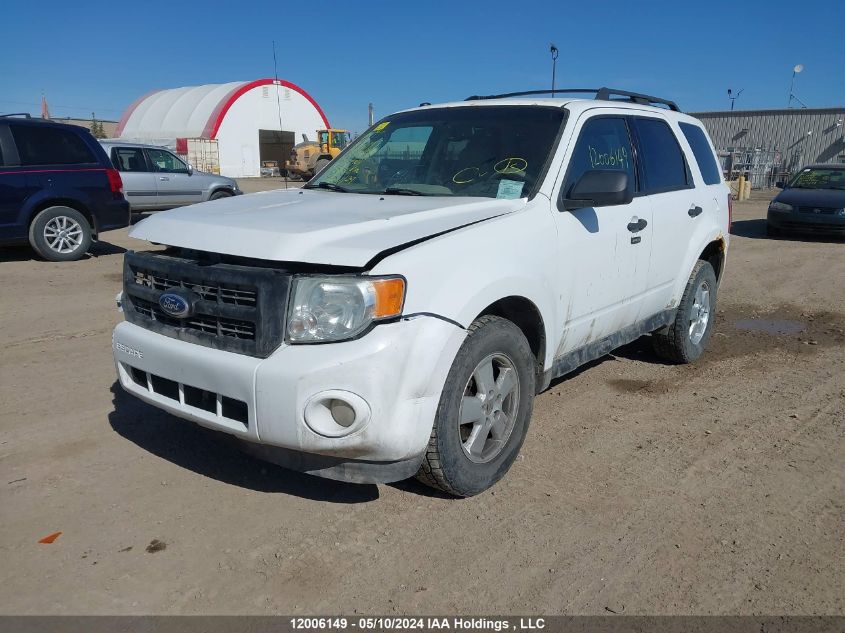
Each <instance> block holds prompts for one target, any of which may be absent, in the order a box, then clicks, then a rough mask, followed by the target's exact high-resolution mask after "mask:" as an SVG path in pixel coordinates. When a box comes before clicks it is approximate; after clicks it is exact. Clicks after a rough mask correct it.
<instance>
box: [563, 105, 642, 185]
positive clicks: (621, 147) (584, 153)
mask: <svg viewBox="0 0 845 633" xmlns="http://www.w3.org/2000/svg"><path fill="white" fill-rule="evenodd" d="M591 169H618V170H620V171H625V172H628V177H629V178H631V182H634V159H633V152H632V151H631V138H630V136H629V134H628V125H627V124H626V123H625V119H623V118H621V117H595V118H592V119H590V120H589V121H587V122H586V123H585V124H584V127H582V128H581V133H580V134H579V135H578V141H577V142H576V143H575V149H574V150H573V152H572V158H570V159H569V170H568V171H567V172H566V188H565V191H566V194H567V195H568V194H569V191H570V189H571V188H572V187H573V186H574V185H575V183H576V182H578V179H579V178H581V176H583V175H584V172H587V171H589V170H591Z"/></svg>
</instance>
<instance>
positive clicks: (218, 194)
mask: <svg viewBox="0 0 845 633" xmlns="http://www.w3.org/2000/svg"><path fill="white" fill-rule="evenodd" d="M231 197H232V194H231V193H230V192H228V191H225V190H221V191H215V192H214V193H213V194H211V197H210V198H209V200H220V198H231Z"/></svg>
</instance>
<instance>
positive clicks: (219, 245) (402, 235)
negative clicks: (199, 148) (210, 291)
mask: <svg viewBox="0 0 845 633" xmlns="http://www.w3.org/2000/svg"><path fill="white" fill-rule="evenodd" d="M524 206H525V200H524V199H521V200H498V199H491V198H452V197H441V196H396V195H385V196H380V195H371V194H354V193H337V192H332V191H317V190H311V189H288V190H276V191H265V192H262V193H254V194H249V195H246V196H234V197H231V198H223V199H221V200H215V201H213V202H203V203H200V204H195V205H192V206H189V207H182V208H181V209H174V210H172V211H164V212H161V213H156V214H154V215H152V216H150V217H148V218H147V219H145V220H143V221H141V222H139V223H138V224H136V225H135V226H134V227H133V228H132V230H131V231H130V232H129V235H130V236H131V237H134V238H138V239H142V240H149V241H150V242H156V243H159V244H166V245H168V246H181V247H184V248H191V249H196V250H201V251H208V252H212V253H224V254H227V255H239V256H243V257H255V258H258V259H267V260H273V261H286V262H303V263H312V264H331V265H336V266H354V267H363V266H364V265H365V264H366V263H367V262H368V261H369V260H370V259H372V258H373V257H374V256H375V255H377V254H378V253H380V252H382V251H384V250H386V249H389V248H393V247H395V246H400V245H402V244H407V243H408V242H413V241H415V240H419V239H423V238H426V237H429V236H431V235H434V234H437V233H442V232H444V231H449V230H451V229H454V228H457V227H460V226H463V225H465V224H471V223H473V222H478V221H480V220H486V219H488V218H492V217H494V216H497V215H503V214H505V213H512V212H514V211H516V210H518V209H520V208H522V207H524Z"/></svg>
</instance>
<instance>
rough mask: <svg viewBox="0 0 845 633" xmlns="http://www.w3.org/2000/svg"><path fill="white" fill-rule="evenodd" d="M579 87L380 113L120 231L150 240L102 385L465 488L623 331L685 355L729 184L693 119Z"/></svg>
mask: <svg viewBox="0 0 845 633" xmlns="http://www.w3.org/2000/svg"><path fill="white" fill-rule="evenodd" d="M595 92H597V94H596V99H595V100H593V99H589V100H587V99H571V98H553V99H538V98H535V97H533V96H532V95H533V94H534V93H519V94H517V95H502V97H511V96H521V97H522V98H519V99H511V98H501V97H496V98H493V97H476V98H471V99H470V100H467V101H463V102H458V103H449V104H445V105H427V106H424V107H420V108H415V109H413V110H408V111H405V112H400V113H397V114H394V115H391V116H388V117H387V118H385V119H383V120H382V121H380V122H379V123H377V124H376V125H374V126H373V127H372V128H370V130H368V131H367V132H366V133H365V134H363V135H362V136H361V137H360V138H358V139H357V140H356V141H355V142H354V143H352V144H351V145H350V146H349V147H348V148H347V149H345V150H344V151H343V152H342V153H341V154H340V155H339V156H338V157H337V158H335V159H334V160H333V161H332V162H331V163H330V164H329V165H328V166H327V167H326V168H325V170H323V171H321V172H320V173H319V174H318V175H317V176H316V177H315V178H314V179H313V180H312V181H311V182H309V183H308V184H307V185H306V186H305V187H303V188H302V189H297V190H287V191H281V190H278V191H271V192H264V193H258V194H252V195H248V196H243V197H239V198H232V199H229V200H224V201H221V202H216V203H214V204H213V205H197V206H194V207H191V208H187V209H179V210H176V211H171V212H167V213H162V214H156V215H155V216H152V217H150V218H147V219H145V220H143V221H142V222H140V223H138V224H137V225H136V226H135V227H134V228H133V229H132V231H131V232H130V235H131V236H132V237H134V238H138V239H141V240H149V241H152V242H156V243H160V244H165V245H167V246H168V248H167V250H165V251H164V252H132V251H129V252H127V254H126V256H125V263H124V289H123V293H122V297H121V299H120V304H121V305H122V307H123V310H124V314H125V318H126V321H125V322H123V323H120V324H119V325H118V326H117V327H116V329H115V331H114V345H113V354H114V359H115V362H116V365H117V371H118V374H119V380H120V383H121V385H122V386H123V388H124V389H125V390H127V391H128V392H129V393H131V394H134V395H135V396H137V397H139V398H141V399H142V400H145V401H146V402H149V403H151V404H153V405H155V406H157V407H160V408H162V409H164V410H166V411H169V412H171V413H173V414H175V415H177V416H180V417H183V418H187V419H189V420H193V421H194V422H196V423H198V424H201V425H203V426H206V427H209V428H212V429H217V430H220V431H224V432H226V433H229V434H231V435H234V436H236V437H238V438H240V439H241V440H243V444H244V446H246V447H249V448H250V449H251V451H252V452H253V453H255V454H258V455H260V456H262V457H264V458H266V459H268V460H271V461H275V462H277V463H280V464H282V465H286V466H288V467H290V468H294V469H298V470H302V471H305V472H309V473H311V474H315V475H321V476H325V477H330V478H335V479H344V480H349V481H358V482H385V481H394V480H398V479H404V478H406V477H410V476H413V475H415V474H416V475H417V476H418V477H419V478H420V479H421V480H422V481H424V482H426V483H428V484H430V485H432V486H435V487H438V488H440V489H442V490H445V491H447V492H449V493H451V494H453V495H458V496H469V495H474V494H477V493H479V492H481V491H483V490H485V489H487V488H489V487H490V486H492V485H493V484H494V483H495V482H496V481H498V480H499V479H500V478H501V477H502V476H503V475H504V474H505V473H506V472H507V471H508V469H509V468H510V466H511V465H512V464H513V462H514V460H515V459H516V456H517V454H518V453H519V450H520V447H521V446H522V443H523V440H524V439H525V436H526V433H527V431H528V424H529V421H530V419H531V412H532V406H533V399H534V395H535V394H537V393H539V392H541V391H543V390H544V389H546V388H547V387H548V386H549V384H550V382H551V381H552V380H553V379H554V378H557V377H559V376H563V375H565V374H567V373H569V372H571V371H573V370H575V369H576V368H578V367H579V366H582V365H584V364H585V363H587V362H589V361H591V360H594V359H596V358H599V357H601V356H603V355H605V354H607V353H609V352H610V351H612V350H613V349H615V348H617V347H619V346H621V345H624V344H626V343H629V342H631V341H633V340H635V339H636V338H638V337H640V336H643V335H647V336H650V338H651V339H652V341H653V342H654V348H655V350H656V351H657V353H658V354H659V355H660V356H661V357H662V358H665V359H668V360H670V361H672V362H676V363H689V362H693V361H695V360H696V359H697V358H698V357H699V356H700V355H701V354H702V353H703V352H704V349H705V347H706V346H707V343H708V341H709V340H710V336H711V333H712V331H713V325H714V320H715V313H716V294H717V290H718V286H719V281H720V280H721V278H722V275H723V273H724V268H725V258H726V254H727V250H728V243H729V235H728V231H729V226H730V209H731V203H730V194H729V190H728V187H727V186H726V185H725V183H724V181H723V179H722V174H721V172H720V170H719V167H718V163H717V161H716V157H715V153H714V151H713V147H712V144H711V143H710V141H709V139H708V137H707V133H706V132H705V130H704V128H703V127H702V125H701V123H700V122H699V121H698V120H696V119H695V118H693V117H691V116H687V115H685V114H682V113H681V112H680V111H679V110H678V108H677V106H676V105H675V104H674V103H672V102H670V101H666V100H663V99H658V98H655V97H649V96H647V95H641V94H635V93H629V92H624V91H618V90H609V89H602V90H599V91H595ZM666 414H667V415H671V411H667V412H666ZM562 415H564V416H565V412H562ZM569 422H571V423H575V421H574V420H570V421H569Z"/></svg>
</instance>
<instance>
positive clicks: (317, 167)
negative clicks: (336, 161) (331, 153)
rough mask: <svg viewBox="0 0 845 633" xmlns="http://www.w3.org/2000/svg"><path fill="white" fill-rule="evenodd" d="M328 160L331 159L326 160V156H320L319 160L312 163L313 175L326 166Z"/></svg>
mask: <svg viewBox="0 0 845 633" xmlns="http://www.w3.org/2000/svg"><path fill="white" fill-rule="evenodd" d="M330 162H331V161H330V160H328V159H327V158H321V159H320V160H318V161H317V162H316V163H315V164H314V175H315V176H316V175H317V174H319V173H320V172H321V171H323V170H324V169H325V168H326V165H328V164H329V163H330Z"/></svg>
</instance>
